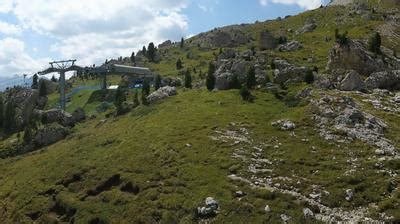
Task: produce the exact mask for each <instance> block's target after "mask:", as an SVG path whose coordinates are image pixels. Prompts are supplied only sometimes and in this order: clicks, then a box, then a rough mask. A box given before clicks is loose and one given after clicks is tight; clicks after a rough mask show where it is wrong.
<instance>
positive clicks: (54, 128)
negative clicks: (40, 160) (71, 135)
mask: <svg viewBox="0 0 400 224" xmlns="http://www.w3.org/2000/svg"><path fill="white" fill-rule="evenodd" d="M67 135H68V129H67V128H65V127H63V126H61V125H59V124H53V125H50V126H46V127H44V128H42V129H40V130H38V131H37V133H36V135H35V137H34V139H33V143H34V144H35V146H37V147H43V146H49V145H51V144H54V143H56V142H58V141H60V140H63V139H64V138H65V137H66V136H67Z"/></svg>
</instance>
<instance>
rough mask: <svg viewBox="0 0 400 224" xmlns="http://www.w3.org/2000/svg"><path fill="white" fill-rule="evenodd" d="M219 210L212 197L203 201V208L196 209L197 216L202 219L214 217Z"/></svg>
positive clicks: (216, 202)
mask: <svg viewBox="0 0 400 224" xmlns="http://www.w3.org/2000/svg"><path fill="white" fill-rule="evenodd" d="M218 209H219V203H218V201H216V200H215V199H214V198H212V197H208V198H206V200H205V206H203V207H198V208H197V214H198V215H199V216H200V217H202V218H208V217H212V216H215V215H216V214H217V212H218Z"/></svg>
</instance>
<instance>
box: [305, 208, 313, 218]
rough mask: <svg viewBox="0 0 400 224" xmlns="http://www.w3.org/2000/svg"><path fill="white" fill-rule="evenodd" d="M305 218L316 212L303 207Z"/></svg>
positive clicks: (311, 216)
mask: <svg viewBox="0 0 400 224" xmlns="http://www.w3.org/2000/svg"><path fill="white" fill-rule="evenodd" d="M303 215H304V218H306V219H309V218H313V217H314V212H313V211H311V209H309V208H303Z"/></svg>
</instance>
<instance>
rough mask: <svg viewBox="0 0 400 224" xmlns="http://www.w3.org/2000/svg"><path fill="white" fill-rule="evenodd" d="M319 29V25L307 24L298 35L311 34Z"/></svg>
mask: <svg viewBox="0 0 400 224" xmlns="http://www.w3.org/2000/svg"><path fill="white" fill-rule="evenodd" d="M316 28H317V25H316V24H315V23H307V24H305V25H304V26H303V27H302V28H300V29H299V30H297V31H296V33H297V34H302V33H309V32H312V31H314V30H315V29H316Z"/></svg>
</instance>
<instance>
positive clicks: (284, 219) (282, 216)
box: [281, 214, 292, 223]
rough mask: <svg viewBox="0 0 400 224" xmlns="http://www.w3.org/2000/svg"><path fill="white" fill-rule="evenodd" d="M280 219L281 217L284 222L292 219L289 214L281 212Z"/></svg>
mask: <svg viewBox="0 0 400 224" xmlns="http://www.w3.org/2000/svg"><path fill="white" fill-rule="evenodd" d="M281 219H282V221H283V222H284V223H287V222H289V221H290V220H291V219H292V217H290V216H288V215H286V214H281Z"/></svg>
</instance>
